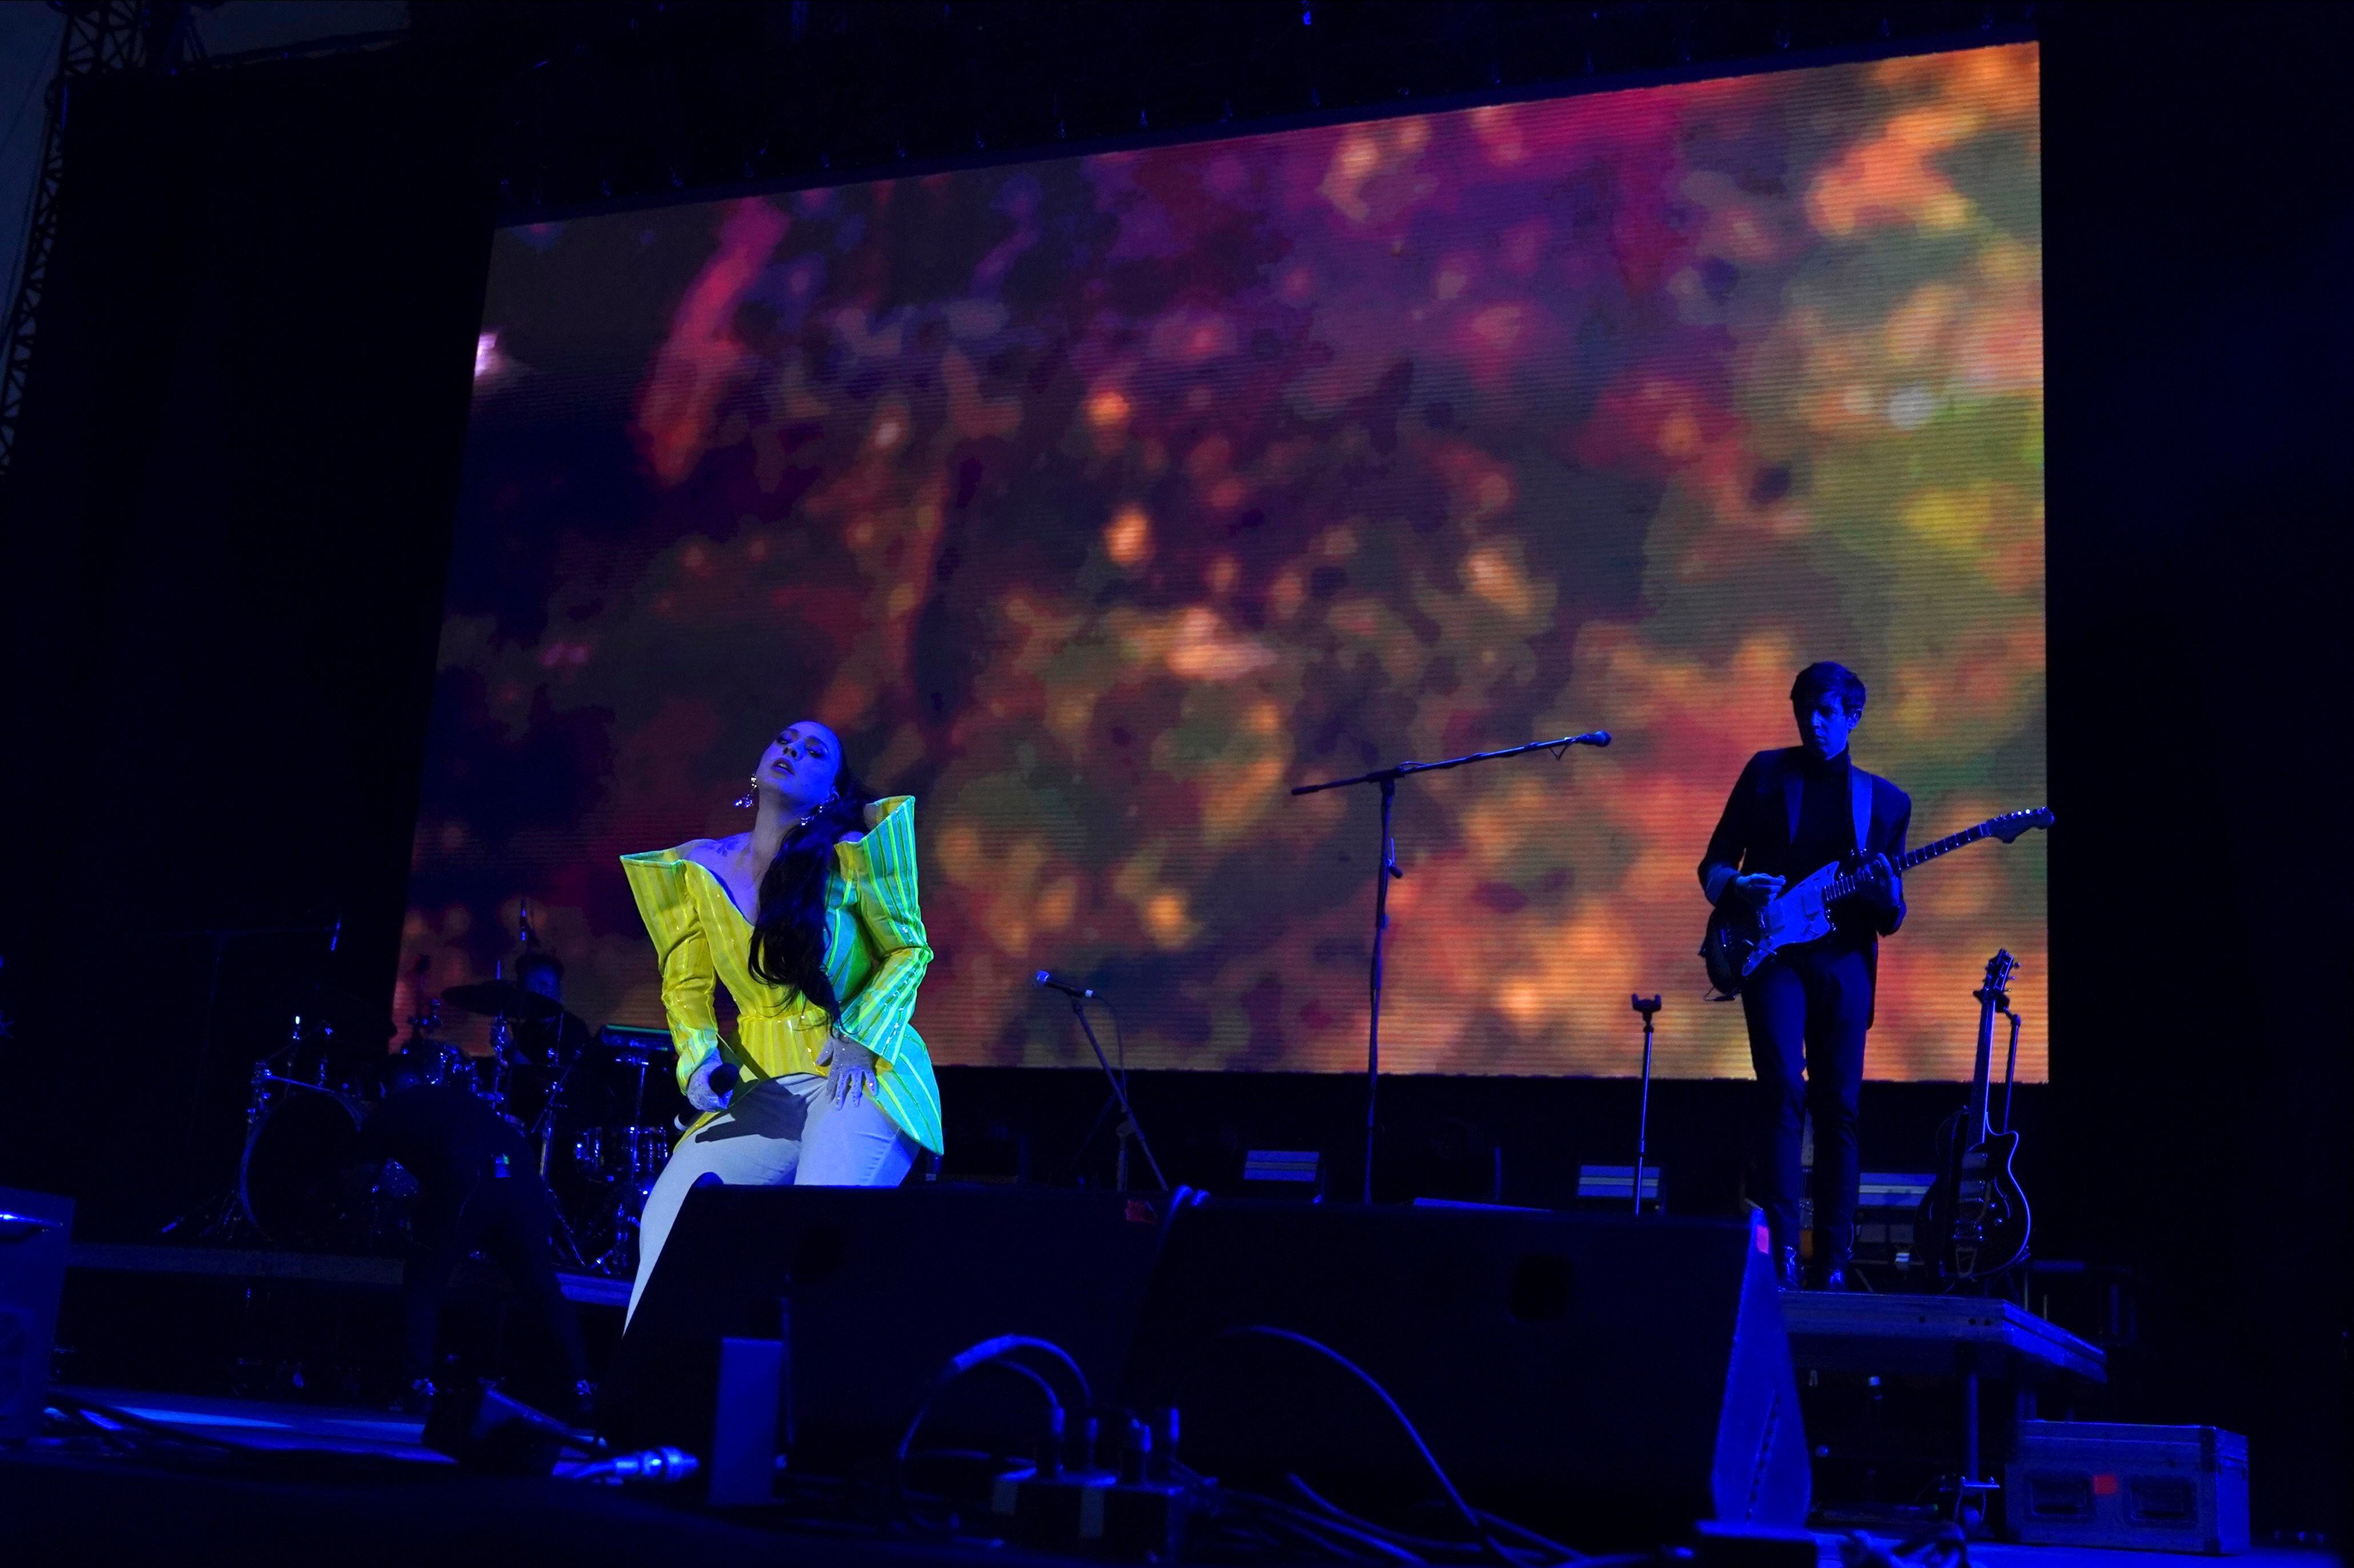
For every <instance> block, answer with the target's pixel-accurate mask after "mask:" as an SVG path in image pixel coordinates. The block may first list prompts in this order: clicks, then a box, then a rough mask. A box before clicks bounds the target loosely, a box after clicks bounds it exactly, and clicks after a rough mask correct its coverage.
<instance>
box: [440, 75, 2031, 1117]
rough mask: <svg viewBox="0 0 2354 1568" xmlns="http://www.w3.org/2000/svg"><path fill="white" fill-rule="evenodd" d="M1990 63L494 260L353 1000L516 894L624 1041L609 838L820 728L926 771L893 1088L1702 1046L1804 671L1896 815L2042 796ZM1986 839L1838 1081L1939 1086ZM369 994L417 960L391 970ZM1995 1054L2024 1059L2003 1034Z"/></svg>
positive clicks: (1714, 1032)
mask: <svg viewBox="0 0 2354 1568" xmlns="http://www.w3.org/2000/svg"><path fill="white" fill-rule="evenodd" d="M2037 101H2038V100H2037V55H2036V50H2035V48H2033V47H2032V46H2019V47H2009V48H1988V49H1979V50H1973V51H1968V52H1965V53H1957V54H1946V55H1937V56H1931V57H1921V58H1903V59H1893V60H1887V61H1882V62H1878V63H1866V64H1854V65H1842V66H1834V67H1829V68H1824V69H1807V70H1792V71H1787V72H1783V73H1780V74H1775V75H1766V76H1756V77H1746V78H1742V79H1732V80H1720V81H1704V82H1696V83H1691V84H1688V85H1683V86H1673V87H1659V88H1649V89H1644V90H1637V91H1628V92H1617V93H1609V94H1600V95H1594V96H1587V97H1580V98H1571V99H1564V100H1557V101H1544V102H1534V103H1522V104H1512V105H1505V106H1499V107H1493V108H1483V109H1473V110H1468V111H1459V112H1449V113H1443V114H1425V115H1414V116H1404V117H1398V118H1392V119H1384V120H1379V121H1372V122H1365V123H1362V124H1352V125H1336V126H1331V127H1326V128H1321V129H1314V130H1302V131H1292V132H1283V133H1280V134H1275V135H1265V136H1250V137H1243V138H1239V139H1236V140H1232V141H1225V142H1210V143H1190V144H1186V145H1181V146H1169V147H1161V148H1157V149H1151V150H1147V151H1140V152H1124V153H1111V154H1099V155H1096V156H1088V157H1071V158H1064V159H1058V160H1055V161H1052V162H1046V163H1037V164H1019V165H1012V166H998V167H991V168H981V169H971V170H967V171H963V172H960V173H951V174H935V175H925V176H922V177H917V178H908V179H901V180H888V181H881V182H876V183H873V184H865V185H843V186H838V187H834V188H831V189H823V190H805V191H796V192H790V193H786V194H780V195H776V196H765V197H754V198H748V199H740V200H730V201H725V202H714V203H705V204H701V205H695V206H682V207H665V208H661V209H657V210H643V211H637V212H631V213H624V214H620V215H613V216H606V217H593V218H587V219H582V220H579V221H576V222H571V223H565V224H546V225H539V226H535V227H531V228H516V229H512V230H508V231H505V232H503V233H501V234H500V235H499V236H498V237H497V240H496V246H495V250H494V254H493V267H492V271H491V281H490V287H489V294H488V300H487V303H486V307H485V312H484V316H483V331H482V341H481V345H480V353H479V356H478V362H477V366H476V387H477V391H476V397H475V403H474V411H473V416H472V427H471V434H470V440H469V446H468V450H467V469H466V474H467V478H466V485H465V491H464V497H463V501H462V510H461V515H460V517H459V520H458V527H457V537H456V546H455V556H454V561H453V565H452V570H451V589H450V595H449V605H448V615H447V620H446V623H445V627H444V631H443V636H442V642H441V652H440V676H439V687H438V692H437V698H436V706H435V718H434V730H433V738H432V749H431V753H430V757H429V770H428V778H427V782H426V787H425V793H424V800H423V806H422V810H421V812H420V816H419V827H418V834H417V844H416V860H415V875H414V884H413V895H412V899H411V905H412V907H411V910H410V914H409V917H408V936H407V944H408V965H407V966H406V968H405V969H404V985H405V986H406V987H408V988H410V994H411V995H412V996H413V995H414V994H418V993H422V992H425V991H434V990H438V989H440V988H441V987H444V986H447V985H449V984H452V983H455V982H457V981H460V980H465V979H470V978H479V977H481V976H482V975H485V974H487V973H489V972H491V970H492V969H493V966H494V965H495V964H496V963H497V962H498V961H499V960H500V959H501V957H502V955H503V954H504V953H506V952H508V951H509V950H510V949H511V946H512V941H513V931H514V921H515V914H516V910H517V907H518V904H519V902H520V901H521V900H523V899H525V898H528V900H529V901H530V906H531V909H532V912H533V915H534V916H535V923H536V925H537V927H538V929H539V931H540V933H541V934H542V936H543V938H545V939H546V941H547V942H548V943H549V944H550V945H551V946H552V947H553V948H555V949H556V950H557V952H558V953H559V954H560V955H561V956H562V957H563V958H564V959H566V960H567V964H568V966H569V976H570V978H569V986H570V992H569V994H570V1001H571V1002H572V1005H573V1006H574V1007H575V1009H576V1010H577V1011H578V1012H582V1013H584V1014H585V1015H587V1016H588V1017H589V1018H590V1019H592V1020H594V1021H598V1022H602V1021H605V1020H609V1019H610V1020H618V1021H622V1022H633V1023H655V1022H659V1021H660V1009H659V1006H658V1003H657V1001H656V997H655V975H654V969H653V957H652V952H651V951H650V950H649V948H648V947H647V945H646V942H645V939H644V936H643V933H642V931H641V929H640V927H639V925H638V921H637V918H636V916H635V914H634V913H633V911H632V909H631V904H630V899H629V895H628V893H627V892H626V890H625V889H624V888H623V885H622V882H621V876H620V868H619V866H618V865H617V864H616V863H615V859H614V857H615V856H616V855H618V854H620V853H623V852H624V851H630V850H642V849H651V848H657V847H661V846H663V845H668V844H674V843H678V842H682V841H684V840H687V839H691V838H695V837H698V836H702V835H706V834H711V835H716V834H721V833H726V832H731V831H733V830H734V829H735V828H737V827H738V826H740V825H742V822H743V816H742V814H740V813H737V812H736V811H734V810H731V808H730V806H729V802H730V800H732V799H733V798H734V797H735V796H736V795H737V793H738V792H739V790H740V789H741V788H742V780H743V779H744V777H745V775H746V773H747V772H748V769H749V768H750V766H751V764H752V763H753V762H754V760H755V759H756V758H757V757H758V753H759V750H760V748H761V747H762V745H763V744H764V743H765V742H766V740H767V739H768V737H769V735H771V734H772V733H773V732H774V730H775V728H776V727H777V726H780V725H782V724H785V723H787V722H790V721H791V720H794V719H799V718H803V717H812V716H813V717H816V718H820V719H822V720H823V721H825V722H826V723H827V724H829V725H832V726H834V727H835V728H836V729H837V730H839V731H840V732H841V734H842V735H843V737H844V739H845V741H846V742H847V745H848V747H849V750H850V755H851V756H852V758H854V760H855V762H856V763H857V764H858V766H859V767H860V768H862V769H863V771H864V774H865V776H866V778H867V779H868V780H869V781H870V782H871V783H872V784H873V785H874V786H875V787H876V788H877V789H880V790H883V791H885V792H890V793H910V794H913V795H915V796H917V799H918V801H919V804H918V808H917V810H918V823H919V829H920V841H921V845H922V853H923V877H924V891H925V908H926V913H927V916H928V919H929V922H930V928H931V933H932V938H933V941H934V943H935V945H936V947H937V949H938V959H937V961H936V963H935V964H934V966H933V968H932V970H931V974H930V978H929V980H927V981H926V983H925V986H924V991H923V1000H922V1001H921V1004H920V1006H919V1009H918V1013H917V1022H919V1024H920V1025H921V1027H922V1029H923V1031H924V1033H925V1035H926V1036H927V1037H928V1039H929V1040H930V1041H931V1042H932V1044H933V1047H934V1050H935V1051H936V1052H937V1053H938V1056H939V1057H940V1059H941V1060H943V1061H944V1062H948V1063H984V1064H987V1063H994V1064H1025V1065H1072V1064H1075V1063H1076V1062H1078V1061H1080V1060H1083V1059H1084V1057H1083V1052H1084V1049H1085V1048H1084V1046H1083V1045H1082V1044H1080V1042H1079V1041H1078V1039H1077V1038H1076V1034H1075V1033H1074V1032H1073V1030H1072V1028H1071V1024H1070V1019H1069V1015H1068V1013H1067V1012H1065V1011H1063V1009H1062V1008H1061V1007H1060V1006H1059V1005H1058V1004H1056V1003H1055V1002H1054V1001H1052V1000H1051V999H1048V998H1044V997H1042V995H1041V994H1040V992H1039V991H1037V990H1036V989H1035V988H1034V986H1033V985H1032V984H1031V979H1030V977H1031V975H1032V972H1033V971H1034V970H1035V969H1042V968H1052V969H1055V970H1057V971H1060V972H1063V973H1066V974H1070V975H1074V976H1078V977H1082V978H1084V979H1086V980H1089V981H1091V982H1092V983H1094V984H1096V985H1097V986H1099V987H1100V988H1102V989H1103V990H1105V991H1107V992H1108V993H1110V994H1111V995H1113V996H1114V997H1116V998H1117V999H1118V1001H1119V1005H1120V1009H1121V1017H1122V1019H1123V1021H1124V1022H1125V1028H1126V1036H1127V1052H1128V1059H1129V1062H1130V1063H1131V1064H1133V1065H1148V1066H1154V1067H1193V1068H1269V1069H1276V1068H1281V1069H1310V1070H1318V1071H1324V1070H1344V1069H1348V1068H1350V1067H1352V1065H1358V1064H1360V1063H1362V1061H1363V1049H1364V1025H1365V1010H1366V1001H1365V961H1366V956H1367V949H1368V944H1369V939H1370V927H1371V913H1372V899H1373V888H1372V874H1373V858H1374V853H1375V848H1376V840H1377V836H1378V835H1377V830H1376V826H1375V810H1376V805H1377V802H1376V800H1375V797H1374V795H1373V792H1372V791H1370V790H1351V791H1336V792H1332V793H1329V794H1322V795H1317V796H1314V797H1310V798H1306V799H1299V800H1295V799H1293V798H1292V797H1291V796H1290V795H1289V794H1288V787H1289V786H1291V785H1293V784H1296V783H1303V782H1307V781H1310V780H1313V779H1322V778H1329V777H1332V776H1335V775H1341V774H1347V773H1352V772H1358V771H1362V770H1363V769H1365V768H1371V767H1374V766H1378V765H1380V764H1383V763H1385V762H1388V761H1392V760H1396V759H1400V758H1425V759H1429V758H1438V757H1444V756H1447V755H1450V754H1453V753H1458V752H1463V751H1469V750H1472V749H1478V748H1487V747H1501V746H1506V745H1511V744H1515V743H1518V742H1521V741H1524V740H1532V739H1536V738H1540V737H1543V736H1556V735H1565V734H1569V733H1573V732H1575V731H1579V730H1585V729H1591V728H1598V727H1606V728H1609V729H1611V730H1613V731H1615V732H1616V733H1617V745H1616V746H1615V747H1612V748H1611V749H1609V750H1608V751H1590V750H1578V751H1575V752H1572V753H1570V754H1569V755H1568V756H1567V757H1566V758H1564V759H1562V760H1559V761H1555V760H1554V759H1553V758H1551V757H1549V756H1546V755H1543V754H1538V755H1535V756H1532V757H1529V758H1518V759H1514V760H1512V761H1511V762H1507V763H1501V764H1496V765H1491V766H1489V767H1484V768H1476V769H1465V770H1462V771H1457V772H1450V773H1446V774H1440V775H1434V776H1431V777H1428V778H1425V779H1414V780H1411V781H1410V782H1409V783H1408V784H1407V785H1406V786H1405V789H1403V790H1402V792H1401V795H1400V799H1399V802H1398V810H1397V833H1398V841H1399V855H1400V860H1401V862H1402V863H1403V865H1404V868H1405V879H1404V880H1403V881H1401V882H1399V883H1397V884H1396V885H1395V890H1394V894H1393V895H1392V900H1391V909H1392V910H1393V912H1394V927H1393V930H1392V943H1391V948H1390V952H1391V958H1392V962H1391V968H1390V973H1389V984H1388V1005H1387V1011H1386V1013H1385V1022H1386V1026H1385V1028H1384V1046H1385V1055H1384V1064H1385V1065H1390V1066H1394V1067H1395V1068H1396V1069H1397V1070H1399V1071H1406V1072H1447V1073H1482V1074H1564V1073H1580V1074H1627V1073H1631V1072H1632V1071H1634V1069H1635V1065H1636V1063H1637V1061H1638V1051H1639V1038H1640V1036H1639V1033H1638V1028H1637V1025H1636V1022H1635V1021H1634V1019H1633V1017H1632V1015H1631V1014H1630V1013H1629V1012H1628V1006H1627V998H1628V993H1629V992H1630V991H1638V990H1639V991H1645V992H1649V991H1664V992H1666V993H1667V996H1668V1010H1667V1012H1665V1014H1664V1015H1663V1016H1662V1018H1661V1020H1660V1032H1659V1060H1660V1064H1661V1066H1662V1068H1663V1070H1664V1071H1666V1072H1669V1073H1671V1074H1678V1075H1695V1076H1708V1075H1745V1074H1746V1073H1747V1072H1748V1070H1749V1068H1748V1057H1747V1050H1746V1045H1745V1044H1744V1034H1743V1031H1742V1025H1741V1021H1740V1018H1739V1012H1738V1009H1737V1008H1731V1007H1716V1006H1710V1005H1706V1004H1704V1003H1703V1002H1702V991H1703V978H1702V970H1701V966H1700V962H1699V960H1698V959H1696V958H1695V957H1694V948H1695V945H1696V943H1697V940H1698V937H1699V932H1700V927H1701V925H1702V919H1703V916H1704V914H1705V910H1704V907H1703V905H1702V896H1701V893H1700V888H1699V884H1698V881H1697V879H1696V877H1695V874H1694V871H1695V867H1696V865H1697V863H1698V861H1699V859H1700V854H1701V850H1702V844H1703V842H1705V840H1706V838H1707V836H1708V831H1709V828H1710V826H1711V825H1712V822H1713V821H1714V820H1715V817H1716V813H1717V811H1718V810H1719V809H1720V807H1721V806H1722V805H1723V800H1724V797H1725V794H1726V792H1727V790H1728V789H1730V787H1731V785H1732V783H1733V780H1734V776H1735V775H1736V774H1737V773H1738V772H1739V770H1740V768H1741V766H1742V763H1743V761H1744V759H1745V758H1747V757H1748V756H1749V755H1750V753H1752V752H1753V751H1755V750H1757V749H1759V748H1762V747H1773V746H1781V745H1787V744H1789V743H1790V742H1791V740H1792V739H1793V736H1794V731H1793V728H1792V724H1791V718H1790V709H1789V705H1788V701H1787V691H1788V688H1789V684H1790V679H1791V676H1792V674H1793V673H1794V672H1795V671H1796V670H1797V668H1798V667H1799V666H1800V665H1802V664H1804V663H1806V662H1808V661H1810V660H1815V659H1825V658H1833V659H1838V660H1840V661H1841V662H1846V663H1848V664H1850V665H1851V666H1853V667H1854V668H1855V669H1856V670H1857V671H1859V672H1860V673H1861V674H1862V675H1863V677H1864V678H1865V680H1866V681H1867V682H1868V683H1870V685H1871V693H1872V695H1871V705H1870V708H1869V711H1868V712H1867V714H1866V716H1865V719H1864V723H1863V726H1862V728H1861V730H1860V731H1859V733H1858V736H1857V740H1856V753H1857V756H1858V758H1859V759H1860V760H1861V761H1862V762H1863V763H1864V764H1865V765H1866V766H1868V767H1870V768H1873V769H1875V770H1877V771H1880V772H1883V773H1886V774H1888V775H1890V776H1891V777H1893V778H1894V779H1896V780H1897V781H1898V782H1900V783H1901V784H1903V786H1904V787H1905V788H1906V789H1909V790H1910V791H1911V792H1912V795H1913V800H1914V818H1913V822H1914V838H1915V840H1916V841H1918V840H1921V839H1925V838H1928V837H1931V836H1934V835H1935V834H1937V833H1941V832H1949V831H1952V830H1954V829H1956V828H1959V827H1962V826H1965V825H1967V824H1968V823H1970V822H1972V821H1977V820H1978V819H1980V818H1983V817H1987V816H1989V815H1992V814H1993V813H1995V812H1996V811H1998V810H2005V809H2009V808H2014V807H2023V806H2034V805H2040V804H2042V803H2043V800H2042V797H2043V793H2044V653H2043V649H2044V630H2043V627H2044V622H2043V501H2042V408H2043V383H2042V328H2041V229H2040V219H2039V198H2038V189H2037V158H2038V153H2037V135H2038V132H2037ZM2044 853H2045V851H2044V845H2043V840H2042V836H2041V835H2034V836H2031V838H2030V839H2028V840H2027V841H2025V842H2021V843H2020V844H2019V845H2017V846H2015V847H2012V848H2010V849H2008V850H2004V849H1999V848H1994V847H1991V846H1989V847H1986V848H1974V849H1972V850H1970V851H1967V852H1965V853H1962V854H1959V855H1956V856H1954V857H1953V858H1951V859H1949V860H1946V861H1943V862H1940V863H1937V864H1936V865H1935V866H1934V867H1930V868H1926V869H1925V870H1923V871H1921V872H1920V873H1918V874H1916V875H1915V877H1914V882H1913V885H1912V889H1911V897H1912V916H1911V920H1910V923H1909V924H1908V925H1907V927H1905V929H1904V931H1903V933H1902V934H1901V935H1900V936H1899V937H1898V938H1896V939H1895V940H1894V941H1893V942H1892V943H1891V944H1889V946H1888V948H1887V950H1886V954H1885V957H1884V960H1883V964H1882V971H1881V972H1882V987H1883V990H1882V999H1881V1003H1880V1010H1879V1014H1880V1017H1879V1026H1878V1027H1877V1029H1876V1030H1875V1031H1874V1032H1873V1034H1872V1050H1871V1058H1870V1070H1871V1072H1872V1074H1873V1075H1875V1076H1880V1077H1893V1078H1921V1077H1936V1078H1946V1077H1955V1076H1960V1075H1967V1067H1968V1060H1969V1055H1968V1053H1969V1048H1970V1045H1971V1043H1972V1035H1973V1024H1974V1022H1975V1019H1976V1013H1977V1009H1976V1005H1975V1003H1974V1002H1973V1001H1971V997H1970V992H1971V990H1972V988H1973V986H1974V985H1975V984H1976V983H1977V980H1978V975H1979V973H1980V971H1981V969H1982V968H1983V966H1984V964H1985V961H1986V959H1987V957H1988V954H1989V953H1991V952H1992V951H1993V950H1994V948H1996V947H1997V946H1998V945H2001V946H2007V947H2009V948H2010V949H2011V951H2012V952H2014V953H2017V954H2019V955H2020V957H2021V959H2023V960H2024V969H2023V976H2022V980H2021V981H2020V990H2019V992H2018V994H2019V996H2020V1001H2021V1004H2022V1006H2023V1007H2024V1008H2025V1009H2026V1011H2027V1012H2028V1016H2029V1018H2030V1019H2031V1021H2039V1020H2040V1019H2041V1012H2042V1008H2041V1001H2042V995H2043V989H2042V988H2043V983H2044V980H2045V972H2044V964H2043V958H2044V950H2045V926H2046V916H2045V907H2046V900H2045V859H2044ZM404 1005H407V999H405V1000H404ZM2021 1063H2022V1069H2023V1072H2024V1075H2026V1076H2028V1077H2030V1078H2041V1076H2043V1073H2044V1050H2043V1039H2042V1030H2041V1027H2040V1022H2031V1028H2030V1030H2029V1032H2028V1035H2027V1039H2026V1043H2025V1048H2024V1051H2023V1053H2022V1058H2021Z"/></svg>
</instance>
